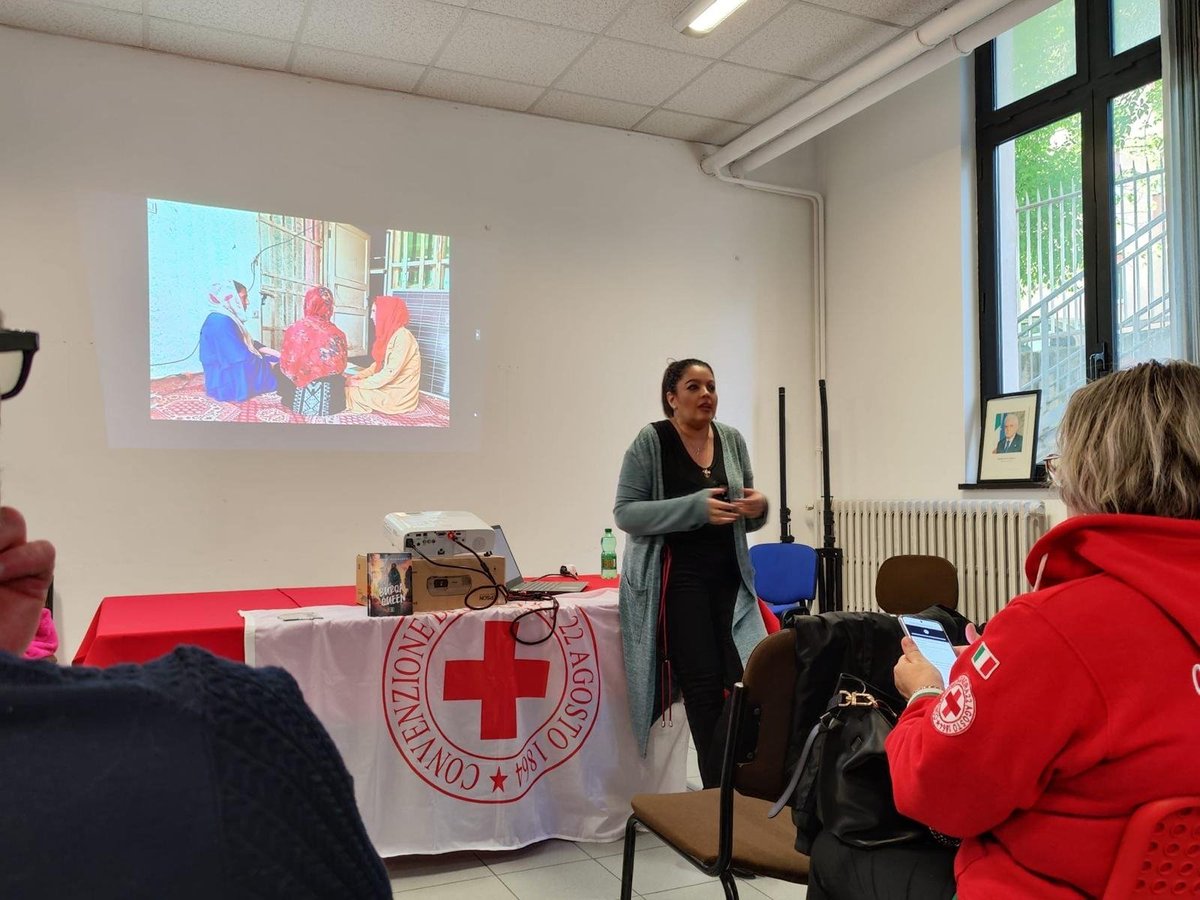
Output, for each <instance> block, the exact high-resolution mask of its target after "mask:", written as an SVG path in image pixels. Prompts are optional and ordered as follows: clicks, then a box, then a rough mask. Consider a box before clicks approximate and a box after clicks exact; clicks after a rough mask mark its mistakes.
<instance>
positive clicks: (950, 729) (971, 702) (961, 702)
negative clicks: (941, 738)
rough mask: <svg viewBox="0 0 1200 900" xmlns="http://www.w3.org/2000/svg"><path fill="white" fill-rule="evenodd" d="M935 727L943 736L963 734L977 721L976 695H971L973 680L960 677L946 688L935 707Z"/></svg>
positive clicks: (933, 716)
mask: <svg viewBox="0 0 1200 900" xmlns="http://www.w3.org/2000/svg"><path fill="white" fill-rule="evenodd" d="M931 721H932V722H933V727H934V728H936V729H937V730H938V731H940V732H941V733H942V734H947V735H951V736H953V735H956V734H962V733H963V732H964V731H966V730H967V729H968V728H970V727H971V723H972V722H974V721H975V695H974V694H973V693H971V679H970V678H968V677H967V676H966V675H959V676H958V677H957V678H955V679H954V681H952V682H951V683H950V687H948V688H946V692H945V693H944V694H942V699H940V700H939V701H938V702H937V703H936V704H935V705H934V707H933V715H932V718H931Z"/></svg>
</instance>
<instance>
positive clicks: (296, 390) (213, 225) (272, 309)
mask: <svg viewBox="0 0 1200 900" xmlns="http://www.w3.org/2000/svg"><path fill="white" fill-rule="evenodd" d="M146 214H147V238H148V241H147V244H148V248H149V273H150V290H149V294H150V417H151V419H157V420H175V421H192V422H274V423H296V424H321V425H391V426H410V427H435V428H439V427H440V428H444V427H447V426H448V425H449V424H450V359H449V351H450V238H449V237H448V236H446V235H443V234H428V233H424V232H417V231H402V230H399V229H391V228H379V229H371V228H359V227H357V226H355V225H348V224H345V223H342V222H326V221H322V220H319V219H304V218H299V217H296V216H287V215H277V214H274V213H262V212H249V211H246V210H238V209H222V208H219V207H213V206H198V205H195V204H191V203H177V202H174V201H170V200H147V201H146Z"/></svg>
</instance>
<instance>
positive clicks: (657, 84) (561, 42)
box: [0, 0, 952, 143]
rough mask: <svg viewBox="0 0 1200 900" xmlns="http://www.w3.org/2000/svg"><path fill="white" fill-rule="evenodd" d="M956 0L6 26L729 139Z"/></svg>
mask: <svg viewBox="0 0 1200 900" xmlns="http://www.w3.org/2000/svg"><path fill="white" fill-rule="evenodd" d="M950 2H952V0H749V2H747V3H746V4H745V5H744V6H743V7H741V8H740V9H738V10H737V11H735V12H734V13H733V15H732V16H730V17H729V18H728V19H727V20H726V21H725V22H723V23H722V24H721V25H720V26H718V27H717V29H716V31H714V32H713V33H712V34H710V35H708V36H707V37H703V38H692V37H685V36H683V35H681V34H680V33H679V32H677V31H676V30H675V28H674V26H673V24H672V22H673V20H674V18H675V16H676V15H678V14H679V12H680V11H681V10H683V9H684V8H685V7H686V5H687V3H688V0H0V25H11V26H15V27H18V28H28V29H32V30H35V31H45V32H49V33H52V34H63V35H69V36H71V37H76V38H84V39H88V40H95V41H102V42H106V43H112V44H127V45H132V46H135V47H146V48H149V49H154V50H161V51H164V52H168V53H176V54H179V55H182V56H189V57H195V58H199V59H209V60H214V61H217V62H225V63H232V64H236V65H244V66H250V67H254V68H261V69H282V70H286V71H290V72H292V73H294V74H296V75H300V76H306V77H311V78H324V79H328V80H330V81H339V82H344V83H347V84H359V85H365V86H367V87H372V88H382V89H385V90H395V91H404V92H408V93H416V94H424V95H427V96H431V97H438V98H442V99H446V100H452V101H454V102H457V103H471V104H475V105H479V106H493V107H497V108H501V109H514V110H521V111H529V112H532V113H535V114H537V115H543V116H551V117H554V118H561V119H569V120H572V121H577V122H586V123H591V124H594V125H604V126H608V127H614V128H624V129H633V130H637V131H644V132H648V133H651V134H659V135H663V136H666V137H675V138H680V139H683V140H697V141H703V142H706V143H724V142H726V141H728V140H729V139H730V138H731V137H733V136H736V135H737V134H738V133H740V132H742V131H744V130H746V128H747V126H751V125H753V124H755V123H757V122H761V121H762V120H763V119H765V118H767V117H769V116H771V115H772V114H774V113H775V112H778V111H779V110H780V109H782V108H783V107H785V106H787V105H788V104H789V103H792V102H794V101H795V100H797V99H798V98H800V97H802V96H803V95H804V94H806V93H807V92H808V91H810V90H812V89H813V88H814V87H816V86H818V85H819V84H820V83H821V82H823V81H826V80H828V79H829V78H831V77H832V76H834V75H836V74H837V73H839V72H841V71H842V70H844V69H845V68H847V67H848V66H850V65H852V64H853V63H855V62H857V61H859V60H860V59H861V58H862V57H863V56H865V55H866V54H868V53H870V52H872V51H874V50H876V49H877V48H879V47H881V46H882V45H884V44H886V43H887V42H888V41H889V40H892V39H893V38H894V37H896V36H897V35H899V34H901V33H902V32H903V31H904V29H907V28H911V27H913V26H914V25H916V24H918V23H919V22H921V21H924V20H925V19H927V18H929V16H931V15H933V14H936V13H937V12H938V11H939V10H940V9H942V8H943V7H944V6H946V5H948V4H949V3H950Z"/></svg>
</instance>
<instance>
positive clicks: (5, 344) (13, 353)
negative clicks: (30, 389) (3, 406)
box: [0, 328, 38, 400]
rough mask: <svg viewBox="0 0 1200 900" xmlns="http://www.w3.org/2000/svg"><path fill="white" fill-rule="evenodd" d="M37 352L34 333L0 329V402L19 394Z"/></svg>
mask: <svg viewBox="0 0 1200 900" xmlns="http://www.w3.org/2000/svg"><path fill="white" fill-rule="evenodd" d="M37 351H38V334H37V332H36V331H9V330H8V329H7V328H0V400H8V399H10V398H12V397H15V396H17V394H19V393H21V388H23V387H25V379H27V378H28V377H29V370H30V368H31V367H32V366H33V354H35V353H37Z"/></svg>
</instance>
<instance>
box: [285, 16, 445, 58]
mask: <svg viewBox="0 0 1200 900" xmlns="http://www.w3.org/2000/svg"><path fill="white" fill-rule="evenodd" d="M311 3H312V9H311V11H310V12H309V16H308V22H307V24H306V25H305V27H304V33H303V34H302V35H301V41H302V42H304V43H306V44H315V45H317V46H318V47H328V48H329V49H331V50H345V51H346V52H347V53H360V54H362V55H364V56H377V57H379V58H381V59H399V60H403V61H404V62H411V63H421V64H428V63H430V62H432V61H433V57H434V54H435V53H437V51H438V48H440V47H441V46H442V43H443V42H444V41H445V40H446V38H447V37H449V35H450V32H451V31H452V30H453V29H454V27H455V25H457V24H458V21H459V19H461V18H462V15H463V10H461V9H459V8H457V7H453V6H446V5H444V4H442V3H430V2H427V0H311Z"/></svg>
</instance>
